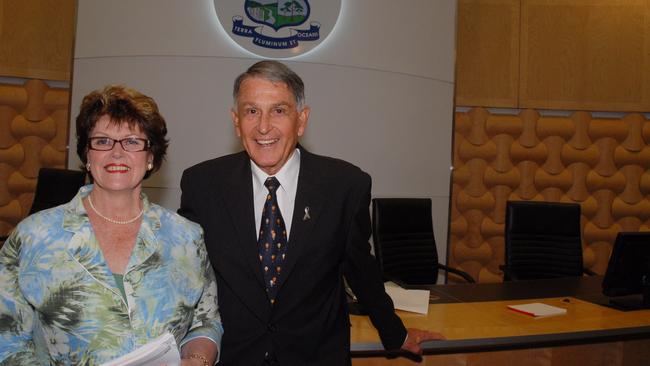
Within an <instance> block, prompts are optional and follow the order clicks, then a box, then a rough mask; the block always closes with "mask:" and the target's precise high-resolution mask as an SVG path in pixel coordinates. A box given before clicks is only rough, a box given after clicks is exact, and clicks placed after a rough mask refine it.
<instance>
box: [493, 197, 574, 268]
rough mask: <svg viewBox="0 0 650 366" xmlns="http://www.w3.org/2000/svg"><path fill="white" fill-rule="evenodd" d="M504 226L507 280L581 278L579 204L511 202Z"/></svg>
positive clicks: (508, 203)
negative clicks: (510, 275)
mask: <svg viewBox="0 0 650 366" xmlns="http://www.w3.org/2000/svg"><path fill="white" fill-rule="evenodd" d="M505 226H506V228H505V262H506V265H505V267H506V269H507V272H506V274H508V273H510V274H512V277H513V278H508V276H506V278H505V280H508V279H520V280H523V279H541V278H558V277H572V276H581V275H582V272H583V269H582V266H583V263H582V242H581V239H580V237H581V235H580V205H579V204H577V203H559V202H533V201H509V202H507V204H506V225H505Z"/></svg>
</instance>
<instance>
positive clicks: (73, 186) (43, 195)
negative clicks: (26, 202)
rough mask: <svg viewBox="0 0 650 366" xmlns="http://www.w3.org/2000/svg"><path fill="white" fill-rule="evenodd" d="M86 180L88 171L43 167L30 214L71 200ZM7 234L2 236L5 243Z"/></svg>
mask: <svg viewBox="0 0 650 366" xmlns="http://www.w3.org/2000/svg"><path fill="white" fill-rule="evenodd" d="M85 181H86V172H83V171H78V170H67V169H55V168H41V169H40V170H39V171H38V178H37V180H36V191H35V192H34V202H33V203H32V206H31V208H30V209H29V213H28V215H31V214H33V213H36V212H38V211H41V210H45V209H47V208H52V207H55V206H58V205H60V204H63V203H66V202H68V201H70V200H71V199H72V198H73V197H74V196H75V195H76V194H77V192H78V191H79V188H81V187H82V186H83V185H84V183H85ZM5 240H7V236H1V237H0V243H4V241H5Z"/></svg>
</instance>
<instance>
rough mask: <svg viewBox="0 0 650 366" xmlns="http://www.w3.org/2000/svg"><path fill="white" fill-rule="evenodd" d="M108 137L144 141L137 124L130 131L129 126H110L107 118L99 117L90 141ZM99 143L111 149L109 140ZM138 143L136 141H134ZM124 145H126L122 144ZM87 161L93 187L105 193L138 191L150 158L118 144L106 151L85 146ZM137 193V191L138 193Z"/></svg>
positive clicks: (143, 153)
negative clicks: (86, 148)
mask: <svg viewBox="0 0 650 366" xmlns="http://www.w3.org/2000/svg"><path fill="white" fill-rule="evenodd" d="M97 137H108V138H111V139H113V140H122V139H127V138H140V139H147V136H146V135H145V134H144V132H142V131H141V130H140V127H139V126H138V125H135V126H134V129H131V128H130V127H129V125H128V123H126V122H124V123H119V124H116V123H112V122H111V120H110V118H109V117H108V116H102V117H101V118H100V119H99V120H98V121H97V123H96V124H95V127H94V128H93V129H92V131H90V138H91V139H92V138H97ZM98 141H99V142H98V144H103V145H106V144H108V146H110V143H111V142H110V140H98ZM133 141H134V142H136V143H137V141H136V140H133ZM124 143H125V144H126V143H128V142H126V141H125V142H124ZM88 148H89V149H88V154H87V155H86V158H87V162H88V163H90V172H91V174H92V176H93V180H94V183H95V188H99V189H100V190H104V191H112V192H125V191H132V190H134V189H138V191H139V189H140V185H141V184H142V179H143V178H144V175H145V173H146V172H147V164H148V163H149V162H150V161H152V159H153V156H152V155H151V153H150V152H149V151H146V150H145V151H125V150H124V148H123V147H122V145H121V144H120V143H119V142H115V145H113V148H112V149H110V150H107V151H99V150H92V149H90V143H89V144H88ZM138 193H139V192H138Z"/></svg>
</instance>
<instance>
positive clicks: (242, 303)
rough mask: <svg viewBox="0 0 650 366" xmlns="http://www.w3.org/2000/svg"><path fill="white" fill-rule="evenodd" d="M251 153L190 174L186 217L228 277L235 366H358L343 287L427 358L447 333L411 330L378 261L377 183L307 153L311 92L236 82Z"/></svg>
mask: <svg viewBox="0 0 650 366" xmlns="http://www.w3.org/2000/svg"><path fill="white" fill-rule="evenodd" d="M233 96H234V100H235V106H234V107H233V109H232V112H231V115H232V120H233V122H234V126H235V131H236V133H237V136H238V137H239V138H240V139H241V141H242V144H243V146H244V149H245V151H244V152H240V153H237V154H233V155H228V156H224V157H220V158H217V159H213V160H209V161H205V162H203V163H200V164H198V165H196V166H194V167H191V168H189V169H187V170H186V171H185V172H184V173H183V178H182V180H181V189H182V197H181V208H180V209H179V213H181V214H182V215H184V216H186V217H187V218H189V219H191V220H193V221H195V222H197V223H199V224H201V226H202V227H203V229H204V231H205V242H206V245H207V247H208V252H209V254H210V261H211V262H212V265H213V267H214V269H215V272H216V275H217V286H218V299H219V310H220V312H221V317H222V323H223V327H224V335H223V339H222V349H221V350H220V358H221V361H220V363H221V364H222V365H224V366H228V365H262V364H264V365H282V366H287V365H328V366H331V365H346V364H350V356H349V349H350V329H349V319H348V312H347V304H346V295H345V291H344V284H343V276H345V278H346V279H347V281H348V282H349V284H350V286H351V287H352V289H353V291H354V292H355V294H356V295H357V297H358V298H359V300H360V302H361V303H362V304H363V305H364V306H365V308H366V310H367V311H368V313H369V315H370V319H371V320H372V322H373V324H374V325H375V327H376V328H377V330H378V331H379V334H380V337H381V340H382V343H383V344H384V347H385V348H387V349H398V348H400V347H401V348H403V349H406V350H408V351H411V352H414V353H421V352H422V351H421V349H420V347H419V342H421V341H425V340H430V339H441V338H442V336H441V335H440V334H438V333H433V332H426V331H421V330H417V329H409V330H408V336H407V330H406V329H405V328H404V326H403V324H402V322H401V320H400V319H399V318H398V317H397V316H396V315H395V312H394V309H393V303H392V302H391V300H390V298H389V297H388V296H387V295H386V293H385V292H384V288H383V283H382V281H381V276H380V273H379V270H378V266H377V264H376V261H375V259H374V258H373V257H372V255H371V254H370V246H369V244H368V239H369V236H370V218H369V214H368V206H369V203H370V186H371V180H370V176H369V175H368V174H366V173H364V172H362V171H361V170H360V169H359V168H357V167H355V166H353V165H351V164H349V163H346V162H344V161H341V160H337V159H333V158H328V157H323V156H318V155H314V154H312V153H310V152H308V151H307V150H305V149H304V148H302V147H301V146H299V145H298V138H299V137H300V136H302V135H303V134H304V132H305V129H306V127H307V121H308V119H309V112H310V109H309V107H307V106H305V105H304V85H303V82H302V80H301V79H300V77H299V76H298V75H296V74H295V73H294V72H293V71H292V70H290V69H289V68H288V67H286V66H285V65H284V64H282V63H279V62H275V61H261V62H258V63H256V64H255V65H253V66H251V67H250V68H249V69H248V70H247V71H246V72H245V73H243V74H242V75H240V76H239V77H238V78H237V80H236V81H235V85H234V91H233Z"/></svg>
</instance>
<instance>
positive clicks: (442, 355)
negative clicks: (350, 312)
mask: <svg viewBox="0 0 650 366" xmlns="http://www.w3.org/2000/svg"><path fill="white" fill-rule="evenodd" d="M601 280H602V278H577V279H571V280H566V279H564V280H560V281H559V282H558V280H551V281H541V282H540V281H534V282H533V281H531V282H530V283H523V282H519V283H510V284H507V283H506V284H475V285H450V286H433V287H431V290H432V294H433V295H434V297H436V300H434V303H432V304H430V305H429V312H428V315H419V314H413V313H407V312H401V311H398V314H399V316H400V317H401V318H402V319H403V321H404V323H405V325H406V326H407V327H417V328H424V329H431V330H436V331H439V332H441V333H443V334H444V335H445V336H446V337H447V340H446V341H439V342H428V343H427V344H425V356H424V359H423V363H419V365H428V364H432V365H433V364H436V365H448V364H451V365H553V366H556V365H579V366H588V365H608V366H609V365H646V364H649V363H650V361H649V360H650V310H641V311H632V312H621V311H618V310H614V309H612V308H609V307H604V306H601V305H597V304H594V303H591V302H588V301H584V300H581V299H580V298H578V297H587V298H589V297H596V296H597V295H599V293H600V281H601ZM542 282H543V283H542ZM535 293H538V294H544V295H545V296H544V297H531V295H532V294H535ZM552 294H560V295H561V296H558V297H548V296H549V295H552ZM571 294H573V295H575V296H569V295H571ZM436 295H438V296H436ZM576 296H577V297H576ZM495 297H496V298H501V299H497V300H495V299H494V298H495ZM481 299H487V300H489V301H480V300H481ZM528 302H544V303H546V304H549V305H554V306H559V307H562V308H565V309H567V314H566V315H561V316H555V317H549V318H541V319H536V318H533V317H530V316H527V315H523V314H519V313H516V312H514V311H511V310H508V309H507V308H506V305H509V304H521V303H528ZM351 323H352V347H351V348H352V355H353V357H354V358H353V365H357V366H360V365H412V364H413V365H415V364H418V363H415V362H413V361H410V360H407V359H405V358H402V357H400V358H393V359H387V358H386V353H385V352H384V351H383V348H382V347H381V344H380V343H379V341H378V339H379V338H378V335H377V332H376V330H375V329H374V327H373V326H372V325H371V323H370V321H369V319H368V318H367V317H365V316H351Z"/></svg>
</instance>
